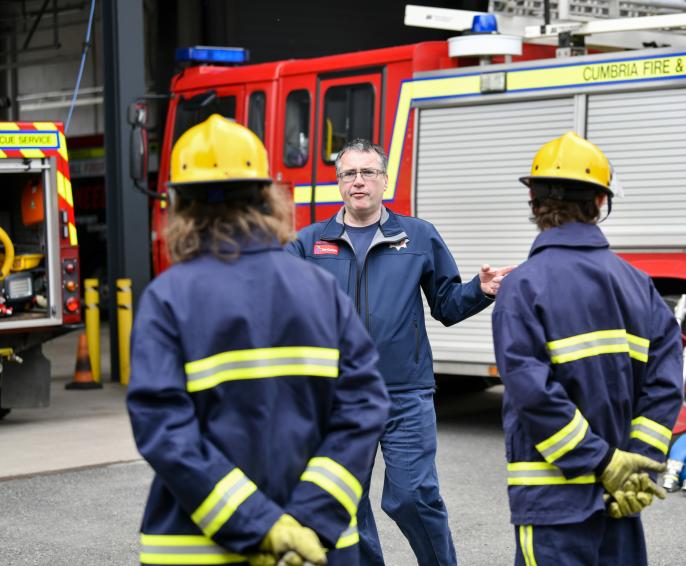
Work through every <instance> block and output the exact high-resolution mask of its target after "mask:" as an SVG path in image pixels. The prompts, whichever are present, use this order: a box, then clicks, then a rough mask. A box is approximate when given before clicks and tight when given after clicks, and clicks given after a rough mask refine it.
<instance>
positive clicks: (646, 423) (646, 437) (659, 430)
mask: <svg viewBox="0 0 686 566" xmlns="http://www.w3.org/2000/svg"><path fill="white" fill-rule="evenodd" d="M631 438H638V439H639V440H642V441H643V442H645V443H647V444H650V445H651V446H654V447H655V448H657V449H658V450H659V451H660V452H662V453H663V454H667V451H668V450H669V442H670V441H671V440H672V431H671V430H669V429H668V428H667V427H666V426H663V425H661V424H660V423H656V422H655V421H652V420H650V419H649V418H647V417H636V418H635V419H634V420H633V421H631Z"/></svg>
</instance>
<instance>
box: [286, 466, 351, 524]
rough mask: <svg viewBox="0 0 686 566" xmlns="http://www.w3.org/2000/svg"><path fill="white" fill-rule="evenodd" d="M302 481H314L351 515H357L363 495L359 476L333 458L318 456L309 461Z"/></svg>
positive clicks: (301, 478)
mask: <svg viewBox="0 0 686 566" xmlns="http://www.w3.org/2000/svg"><path fill="white" fill-rule="evenodd" d="M300 480H301V481H308V482H312V483H313V484H315V485H318V486H319V487H321V488H322V489H323V490H324V491H326V492H327V493H329V494H330V495H331V496H332V497H333V498H334V499H336V500H337V501H338V502H339V503H340V504H341V505H343V507H344V508H345V510H346V511H347V512H348V513H350V517H351V518H352V517H355V516H356V515H357V506H358V505H359V503H360V497H362V485H361V484H360V482H359V481H357V478H355V476H353V475H352V474H351V473H350V472H349V471H348V470H346V469H345V468H344V467H343V466H341V465H340V464H339V463H338V462H336V461H334V460H332V459H331V458H325V457H321V456H318V457H316V458H312V459H311V460H310V461H309V462H308V463H307V468H305V471H304V472H303V474H302V476H300Z"/></svg>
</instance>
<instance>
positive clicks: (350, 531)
mask: <svg viewBox="0 0 686 566" xmlns="http://www.w3.org/2000/svg"><path fill="white" fill-rule="evenodd" d="M358 542H360V533H359V532H358V530H357V517H356V516H355V517H353V518H352V520H351V521H350V525H349V526H348V528H347V529H345V530H344V531H343V533H342V534H341V536H340V537H338V542H336V548H347V547H349V546H353V545H354V544H357V543H358Z"/></svg>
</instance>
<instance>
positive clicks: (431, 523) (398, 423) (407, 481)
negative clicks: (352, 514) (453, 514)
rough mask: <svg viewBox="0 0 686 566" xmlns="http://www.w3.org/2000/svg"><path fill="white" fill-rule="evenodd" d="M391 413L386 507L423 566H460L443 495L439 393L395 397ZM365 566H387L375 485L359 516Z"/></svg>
mask: <svg viewBox="0 0 686 566" xmlns="http://www.w3.org/2000/svg"><path fill="white" fill-rule="evenodd" d="M390 396H391V412H390V416H389V419H388V423H387V424H386V430H385V431H384V434H383V436H382V437H381V441H380V446H381V453H382V454H383V458H384V462H385V463H386V473H385V477H384V486H383V495H382V497H381V508H382V509H383V510H384V512H385V513H386V514H387V515H388V516H389V517H391V519H393V520H394V521H395V522H396V523H397V525H398V527H400V530H401V531H402V533H403V534H404V535H405V537H406V538H407V540H408V541H409V543H410V546H411V547H412V550H413V551H414V554H415V556H416V557H417V563H418V564H420V565H421V566H434V565H436V566H455V565H456V564H457V557H456V555H455V547H454V546H453V540H452V537H451V535H450V528H449V526H448V512H447V511H446V508H445V504H444V503H443V499H442V498H441V495H440V493H439V491H438V474H437V473H436V462H435V456H436V412H435V410H434V404H433V390H418V391H406V392H402V393H391V394H390ZM357 521H358V529H359V533H360V565H361V566H383V564H384V559H383V553H382V551H381V545H380V543H379V533H378V532H377V530H376V523H375V521H374V515H373V514H372V509H371V506H370V504H369V480H368V481H367V483H366V485H365V486H364V493H363V495H362V499H361V500H360V505H359V509H358V514H357Z"/></svg>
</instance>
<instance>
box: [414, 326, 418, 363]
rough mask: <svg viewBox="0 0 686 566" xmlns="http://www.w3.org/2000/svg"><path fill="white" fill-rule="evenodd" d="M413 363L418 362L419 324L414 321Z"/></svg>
mask: <svg viewBox="0 0 686 566" xmlns="http://www.w3.org/2000/svg"><path fill="white" fill-rule="evenodd" d="M414 363H415V364H418V363H419V326H418V325H417V321H416V320H415V321H414Z"/></svg>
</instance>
